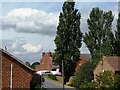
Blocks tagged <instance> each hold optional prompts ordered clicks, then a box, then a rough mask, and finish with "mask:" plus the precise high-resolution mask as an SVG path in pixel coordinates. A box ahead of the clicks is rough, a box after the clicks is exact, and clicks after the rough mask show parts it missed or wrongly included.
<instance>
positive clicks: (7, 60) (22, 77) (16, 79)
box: [2, 53, 33, 88]
mask: <svg viewBox="0 0 120 90" xmlns="http://www.w3.org/2000/svg"><path fill="white" fill-rule="evenodd" d="M11 64H12V65H13V69H12V70H13V72H12V73H13V75H12V77H13V82H12V86H13V88H30V81H31V79H32V75H33V72H32V71H31V70H29V69H28V68H26V67H25V66H24V65H22V64H21V63H19V62H18V61H16V60H15V59H13V58H11V57H10V56H8V55H6V54H4V53H3V54H2V88H10V65H11Z"/></svg>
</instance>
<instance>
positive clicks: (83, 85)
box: [79, 81, 95, 90]
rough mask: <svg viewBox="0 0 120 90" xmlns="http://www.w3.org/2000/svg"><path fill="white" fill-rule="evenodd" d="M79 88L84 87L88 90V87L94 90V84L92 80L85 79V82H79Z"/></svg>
mask: <svg viewBox="0 0 120 90" xmlns="http://www.w3.org/2000/svg"><path fill="white" fill-rule="evenodd" d="M79 88H80V90H81V89H84V88H86V89H88V90H90V89H93V90H94V89H95V85H94V82H88V81H85V82H83V83H81V85H80V87H79Z"/></svg>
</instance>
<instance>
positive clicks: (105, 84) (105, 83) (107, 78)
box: [94, 71, 115, 89]
mask: <svg viewBox="0 0 120 90" xmlns="http://www.w3.org/2000/svg"><path fill="white" fill-rule="evenodd" d="M114 77H115V76H114V73H113V72H111V71H105V72H104V73H100V74H99V75H98V76H96V78H95V79H96V80H95V81H94V84H95V88H102V89H103V88H114Z"/></svg>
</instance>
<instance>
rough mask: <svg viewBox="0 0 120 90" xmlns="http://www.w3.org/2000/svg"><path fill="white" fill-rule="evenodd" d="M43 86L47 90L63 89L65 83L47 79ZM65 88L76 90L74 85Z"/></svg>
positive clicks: (66, 89)
mask: <svg viewBox="0 0 120 90" xmlns="http://www.w3.org/2000/svg"><path fill="white" fill-rule="evenodd" d="M43 87H44V88H46V89H47V90H54V89H55V90H63V84H61V83H58V82H56V81H53V80H50V79H45V82H44V83H43ZM64 90H76V89H75V88H74V87H70V86H66V85H65V89H64Z"/></svg>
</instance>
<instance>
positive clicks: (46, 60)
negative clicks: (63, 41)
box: [35, 52, 53, 71]
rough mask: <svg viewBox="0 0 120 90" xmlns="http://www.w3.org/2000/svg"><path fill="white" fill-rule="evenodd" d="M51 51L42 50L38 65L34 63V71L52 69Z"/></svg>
mask: <svg viewBox="0 0 120 90" xmlns="http://www.w3.org/2000/svg"><path fill="white" fill-rule="evenodd" d="M52 60H53V59H52V53H51V52H47V53H45V52H43V53H42V58H41V60H40V65H36V67H35V70H36V71H40V70H48V71H51V70H52V65H53V62H52Z"/></svg>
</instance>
